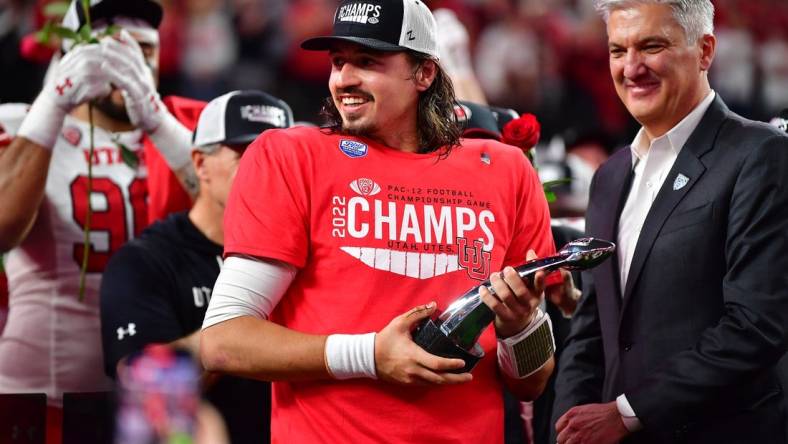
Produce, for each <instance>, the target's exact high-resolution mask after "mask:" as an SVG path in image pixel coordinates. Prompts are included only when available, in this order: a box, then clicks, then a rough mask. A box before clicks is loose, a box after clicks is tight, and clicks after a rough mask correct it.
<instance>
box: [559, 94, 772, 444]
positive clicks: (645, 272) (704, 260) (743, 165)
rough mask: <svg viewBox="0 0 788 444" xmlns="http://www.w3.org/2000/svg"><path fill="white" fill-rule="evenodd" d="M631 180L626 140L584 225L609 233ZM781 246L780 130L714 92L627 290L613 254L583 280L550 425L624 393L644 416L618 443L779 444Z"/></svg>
mask: <svg viewBox="0 0 788 444" xmlns="http://www.w3.org/2000/svg"><path fill="white" fill-rule="evenodd" d="M679 174H683V175H684V176H686V177H687V178H689V181H688V182H687V183H686V184H685V185H684V186H683V187H679V186H678V185H681V182H680V181H679V182H676V179H677V177H678V175H679ZM631 177H632V155H631V151H630V150H629V149H625V150H621V151H619V152H617V153H616V154H614V155H613V156H612V157H611V158H610V159H609V160H608V162H607V163H606V164H605V165H603V166H602V167H601V168H600V169H599V171H598V172H597V174H596V175H595V177H594V180H593V182H592V185H591V196H590V202H589V207H588V210H587V213H586V231H587V234H588V235H590V236H596V237H600V238H604V239H609V240H614V241H615V239H617V232H618V220H619V216H620V214H621V210H622V208H623V206H624V203H625V200H626V198H627V196H628V192H629V188H630V185H631V184H630V182H631ZM787 253H788V137H786V135H785V134H783V133H780V132H778V131H777V130H776V129H774V128H772V127H770V126H768V125H765V124H761V123H757V122H753V121H750V120H747V119H744V118H742V117H740V116H737V115H735V114H734V113H732V112H730V111H729V110H728V108H727V107H726V106H725V104H724V103H723V102H722V100H721V99H720V98H719V96H718V97H716V98H715V100H714V102H713V103H712V105H711V106H710V108H709V109H708V111H707V112H706V113H705V114H704V116H703V118H702V120H701V122H700V124H699V126H698V127H697V128H696V130H695V131H694V132H693V133H692V135H691V136H690V138H689V139H688V141H687V143H686V144H685V145H684V147H683V149H682V150H681V152H680V153H679V156H678V158H677V159H676V162H675V164H674V165H673V167H672V169H671V170H670V172H669V173H668V176H667V178H666V179H665V183H664V185H663V186H662V188H661V189H660V191H659V193H658V195H657V197H656V199H655V200H654V203H653V204H652V206H651V209H650V211H649V213H648V215H647V217H646V220H645V223H644V225H643V227H642V229H641V232H640V237H639V238H638V241H637V245H636V247H635V252H634V257H633V259H632V265H631V267H630V271H629V276H628V281H627V284H626V288H623V289H622V288H619V287H620V285H619V281H620V279H619V265H618V263H617V260H616V259H615V257H614V258H612V259H611V260H608V261H606V262H605V263H603V264H602V265H600V266H599V267H597V268H595V269H593V270H592V271H591V272H590V273H589V274H588V275H586V276H585V279H584V281H585V284H586V285H585V288H584V297H583V299H582V301H581V304H580V306H579V307H578V311H577V313H576V315H575V317H574V318H573V320H572V329H571V332H570V337H569V338H568V339H567V344H566V348H565V350H564V353H563V355H562V356H561V359H560V363H559V373H558V376H557V382H556V402H555V405H554V415H553V424H555V421H556V420H557V419H558V418H559V417H560V416H561V415H563V414H564V413H565V412H566V411H567V410H568V409H569V408H571V407H572V406H576V405H581V404H588V403H597V402H608V401H613V400H615V398H616V397H617V396H618V395H620V394H622V393H625V394H626V396H627V399H628V400H629V402H630V404H631V406H632V408H633V409H634V411H635V413H636V414H637V416H638V418H639V419H640V421H641V422H642V424H643V425H644V430H643V431H641V432H638V433H635V434H633V435H632V436H631V437H630V439H629V440H628V441H629V442H671V443H672V442H682V441H685V442H692V443H705V442H708V443H723V442H724V443H737V442H742V443H745V442H746V443H752V442H764V443H785V442H786V437H785V426H784V424H785V420H786V418H785V413H784V406H783V396H782V393H781V390H782V388H781V385H780V382H779V378H778V375H777V370H776V368H775V367H776V363H777V361H778V359H779V358H780V357H781V356H782V355H783V354H784V353H785V351H786V345H787V344H788V340H787V339H786V331H787V330H788V254H787ZM622 294H623V296H622ZM553 433H554V430H553Z"/></svg>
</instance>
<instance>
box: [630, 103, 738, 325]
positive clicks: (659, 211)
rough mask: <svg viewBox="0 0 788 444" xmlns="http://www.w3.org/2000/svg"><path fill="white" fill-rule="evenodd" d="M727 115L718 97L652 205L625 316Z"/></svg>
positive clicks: (635, 259) (635, 261) (634, 264)
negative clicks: (657, 243)
mask: <svg viewBox="0 0 788 444" xmlns="http://www.w3.org/2000/svg"><path fill="white" fill-rule="evenodd" d="M726 113H727V107H726V106H725V104H724V103H723V102H722V100H721V99H720V98H719V96H717V97H716V98H715V99H714V101H713V102H712V104H711V106H710V107H709V109H708V111H706V114H705V115H704V116H703V119H701V121H700V124H699V125H698V127H697V128H696V129H695V131H694V132H693V133H692V135H691V136H690V138H689V139H688V140H687V143H685V144H684V147H683V148H682V150H681V152H680V153H679V156H678V157H677V158H676V162H675V163H674V164H673V168H671V169H670V172H669V173H668V175H667V177H666V178H665V183H663V184H662V188H661V189H660V190H659V194H657V198H656V199H655V200H654V203H653V204H652V205H651V209H650V210H649V212H648V215H647V216H646V220H645V222H644V224H643V228H642V229H641V231H640V236H639V237H638V242H637V245H636V246H635V253H634V255H633V257H632V264H631V265H630V267H629V275H628V277H627V283H626V289H625V291H624V307H623V311H622V315H623V312H624V311H626V309H627V307H628V305H629V301H630V299H632V291H633V288H634V287H635V285H636V284H637V281H638V278H639V277H640V273H641V272H642V271H643V267H644V264H645V263H646V260H647V259H648V255H649V253H650V252H651V248H652V246H653V245H654V241H655V240H656V238H657V235H658V234H659V232H660V230H661V229H662V225H664V224H665V221H666V220H667V219H668V217H669V216H670V214H671V213H672V212H673V209H674V208H676V205H678V204H679V202H681V201H682V199H684V197H685V196H686V195H687V194H688V193H689V192H690V190H692V188H693V187H694V186H695V184H696V183H698V181H699V180H700V178H701V176H703V173H704V172H705V171H706V167H705V166H704V165H703V162H702V161H701V157H702V156H703V155H704V154H705V153H706V152H708V151H709V150H711V149H712V148H713V146H714V139H715V138H716V136H717V132H718V131H719V129H720V125H721V124H722V122H723V120H724V119H725V115H726ZM679 175H683V176H684V177H685V178H686V179H688V181H687V182H686V184H684V185H683V186H681V187H678V185H681V182H682V181H679V182H677V180H676V179H677V178H678V177H679ZM674 184H676V186H674ZM674 188H678V189H674Z"/></svg>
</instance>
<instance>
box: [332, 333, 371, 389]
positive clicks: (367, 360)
mask: <svg viewBox="0 0 788 444" xmlns="http://www.w3.org/2000/svg"><path fill="white" fill-rule="evenodd" d="M325 358H326V368H328V372H329V373H331V376H333V377H334V378H335V379H351V378H372V379H377V378H378V376H377V373H376V371H375V333H366V334H361V335H329V336H328V339H326V350H325Z"/></svg>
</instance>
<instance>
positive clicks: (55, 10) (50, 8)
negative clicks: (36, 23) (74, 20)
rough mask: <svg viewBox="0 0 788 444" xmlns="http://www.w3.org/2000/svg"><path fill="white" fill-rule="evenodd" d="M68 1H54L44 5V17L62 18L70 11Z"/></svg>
mask: <svg viewBox="0 0 788 444" xmlns="http://www.w3.org/2000/svg"><path fill="white" fill-rule="evenodd" d="M68 5H69V3H68V2H52V3H48V4H47V5H46V6H44V17H49V18H60V17H63V16H64V15H66V12H68Z"/></svg>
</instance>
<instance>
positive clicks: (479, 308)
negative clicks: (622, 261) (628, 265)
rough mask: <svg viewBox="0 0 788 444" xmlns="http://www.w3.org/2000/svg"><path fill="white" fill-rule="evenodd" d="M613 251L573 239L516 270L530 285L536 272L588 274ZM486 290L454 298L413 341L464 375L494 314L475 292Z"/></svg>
mask: <svg viewBox="0 0 788 444" xmlns="http://www.w3.org/2000/svg"><path fill="white" fill-rule="evenodd" d="M615 250H616V246H615V244H613V243H612V242H609V241H606V240H602V239H595V238H592V237H587V238H582V239H577V240H574V241H572V242H569V243H568V244H566V245H564V246H563V248H561V250H559V251H558V254H556V255H555V256H550V257H545V258H541V259H534V260H531V261H528V262H526V263H525V264H523V265H521V266H519V267H516V268H515V271H517V273H518V274H519V275H520V277H521V278H522V279H528V280H529V281H530V282H532V283H533V279H534V275H535V274H536V272H538V271H544V272H545V273H550V272H552V271H554V270H558V269H559V268H564V269H567V270H588V269H590V268H594V267H596V266H597V265H599V264H601V263H602V262H603V261H604V260H605V259H607V258H608V257H610V256H611V255H612V254H613V252H614V251H615ZM481 287H487V289H488V290H490V292H492V293H494V291H493V289H492V285H491V284H490V280H489V279H488V280H486V281H484V282H483V283H482V284H481V285H479V286H477V287H474V288H472V289H470V290H469V291H468V292H467V293H465V294H463V295H462V296H460V297H459V298H457V299H456V300H455V301H454V302H452V303H451V305H449V307H448V308H447V309H446V310H445V311H444V312H443V313H441V314H440V315H439V316H438V317H437V318H436V319H426V320H425V321H423V322H422V323H420V324H419V325H418V326H417V328H416V329H415V330H414V331H413V340H414V342H416V343H417V344H419V345H420V346H421V347H422V348H423V349H425V350H427V351H428V352H430V353H432V354H434V355H438V356H443V357H446V358H460V359H463V360H464V361H465V367H463V368H461V369H459V370H457V371H456V372H457V373H463V372H468V371H471V369H473V367H474V366H475V365H476V363H477V362H479V360H480V359H481V358H482V357H483V356H484V351H482V348H481V346H479V344H478V343H477V341H478V339H479V336H481V334H482V332H483V331H484V329H485V328H487V326H488V325H490V323H491V322H492V321H493V320H494V319H495V314H494V313H493V311H492V310H490V308H489V307H487V305H485V304H484V302H482V300H481V297H480V296H479V289H480V288H481Z"/></svg>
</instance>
